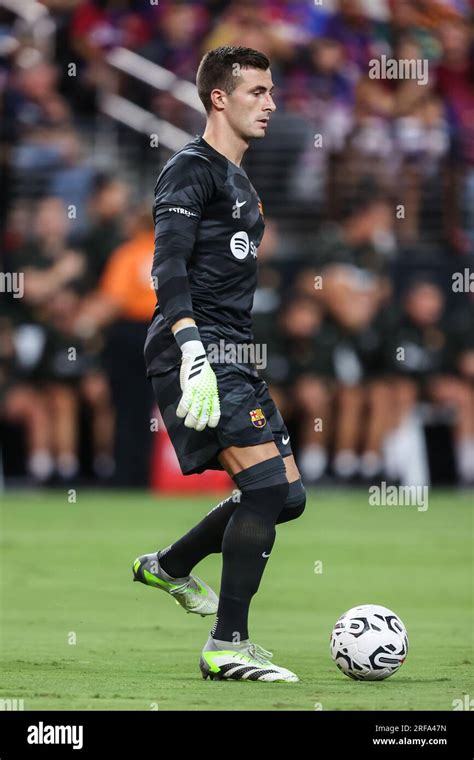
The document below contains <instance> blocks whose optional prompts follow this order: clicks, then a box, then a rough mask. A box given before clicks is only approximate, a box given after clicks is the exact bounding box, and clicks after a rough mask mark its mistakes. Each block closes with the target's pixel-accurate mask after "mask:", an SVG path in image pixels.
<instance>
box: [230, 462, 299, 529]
mask: <svg viewBox="0 0 474 760" xmlns="http://www.w3.org/2000/svg"><path fill="white" fill-rule="evenodd" d="M234 482H235V483H236V484H237V486H238V487H239V489H240V490H241V492H242V497H244V498H245V504H246V506H247V507H248V508H249V509H251V510H253V511H254V512H259V513H261V514H263V515H264V516H265V517H267V516H269V515H271V516H272V517H274V518H275V520H276V519H277V517H278V515H279V513H280V511H281V510H282V509H283V507H284V505H285V503H286V500H287V498H288V494H289V490H290V484H289V483H288V479H287V477H286V469H285V464H284V462H283V459H282V458H281V456H277V457H272V458H271V459H266V460H264V461H263V462H258V464H254V465H252V466H251V467H248V468H247V469H246V470H242V471H241V472H239V473H237V474H236V475H234Z"/></svg>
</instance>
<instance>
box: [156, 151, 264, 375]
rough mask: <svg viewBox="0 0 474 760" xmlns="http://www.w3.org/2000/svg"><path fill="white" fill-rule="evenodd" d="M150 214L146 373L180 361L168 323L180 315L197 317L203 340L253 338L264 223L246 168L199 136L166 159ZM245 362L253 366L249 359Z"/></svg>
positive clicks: (239, 341) (231, 342)
mask: <svg viewBox="0 0 474 760" xmlns="http://www.w3.org/2000/svg"><path fill="white" fill-rule="evenodd" d="M153 215H154V221H155V252H154V256H153V266H152V278H153V284H154V287H155V291H156V294H157V304H156V307H155V311H154V314H153V319H152V322H151V324H150V327H149V329H148V336H147V339H146V342H145V362H146V366H147V375H148V377H150V376H152V375H156V374H160V373H162V372H166V371H167V370H168V369H171V368H172V367H174V366H176V365H177V364H179V363H180V362H181V351H180V349H179V346H178V345H177V343H176V340H175V338H174V336H173V334H172V332H171V329H170V328H171V326H172V325H173V324H174V323H175V322H176V321H177V320H178V319H182V318H183V317H193V318H194V319H195V321H196V324H197V326H198V328H199V332H200V335H201V339H202V342H203V344H204V346H206V347H208V346H209V344H210V343H212V344H217V345H219V344H220V345H223V344H222V340H223V341H224V342H225V345H226V346H228V345H230V346H233V345H238V344H242V343H245V344H248V343H251V342H252V341H253V336H252V321H251V315H250V312H251V309H252V305H253V297H254V293H255V288H256V285H257V248H258V246H259V245H260V242H261V240H262V237H263V232H264V226H265V225H264V221H263V213H262V205H261V202H260V199H259V197H258V195H257V193H256V191H255V189H254V187H253V186H252V184H251V183H250V180H249V178H248V177H247V174H246V173H245V171H244V170H243V169H242V168H241V167H239V166H237V165H236V164H234V163H232V162H231V161H229V160H228V159H227V158H226V157H225V156H223V155H222V154H221V153H219V152H218V151H216V150H215V149H214V148H212V147H211V146H210V145H209V144H208V143H207V142H206V141H205V140H204V139H203V138H202V137H197V138H196V139H195V140H192V141H191V142H190V143H188V144H187V145H186V146H185V147H184V148H183V149H182V150H180V151H178V152H177V153H175V154H174V156H172V157H171V158H170V160H169V161H168V162H167V164H166V165H165V166H164V168H163V170H162V172H161V174H160V176H159V177H158V181H157V183H156V186H155V202H154V204H153ZM243 368H244V369H247V371H249V372H251V373H252V374H255V369H254V368H253V367H252V366H251V365H248V366H246V367H245V366H244V367H243Z"/></svg>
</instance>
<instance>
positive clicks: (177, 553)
mask: <svg viewBox="0 0 474 760" xmlns="http://www.w3.org/2000/svg"><path fill="white" fill-rule="evenodd" d="M264 445H268V444H264ZM270 445H271V444H270ZM233 448H235V447H233ZM248 448H251V449H254V448H261V447H260V446H259V447H253V446H252V447H248ZM226 451H230V449H227V450H226ZM241 451H242V449H241ZM228 458H229V459H230V454H229V455H228ZM249 461H251V460H249ZM283 462H284V464H285V468H286V476H287V479H288V481H289V484H290V485H289V489H288V495H287V497H286V500H285V504H284V506H283V509H282V510H281V511H280V513H279V515H278V517H277V521H276V524H277V525H279V524H281V523H284V522H289V521H290V520H296V519H297V518H298V517H300V515H301V514H302V513H303V511H304V509H305V504H306V495H305V489H304V487H303V484H302V482H301V479H300V473H299V472H298V468H297V466H296V462H295V459H294V457H293V455H290V456H288V457H285V458H284V459H283ZM221 464H222V466H223V467H224V468H225V469H227V472H228V473H229V475H230V476H231V477H232V476H233V475H234V474H236V473H237V471H238V464H237V462H236V461H232V462H230V461H229V464H227V462H226V456H225V454H224V453H223V455H222V454H221ZM231 466H232V467H233V468H234V470H232V469H231ZM239 501H240V494H233V495H232V496H229V497H228V498H227V499H225V500H224V501H221V502H220V504H218V505H217V506H216V507H213V509H211V510H210V512H208V513H207V515H206V516H205V517H204V518H203V519H202V520H201V521H200V522H199V523H198V524H197V525H195V526H194V527H193V528H191V530H190V531H189V532H188V533H186V534H185V535H184V536H183V537H182V538H180V539H178V540H177V541H175V542H174V543H173V544H171V545H170V546H169V547H168V548H167V549H165V550H164V551H163V552H161V554H160V564H161V566H162V568H163V570H164V571H165V573H167V574H168V575H169V576H170V577H172V578H181V577H185V576H187V575H189V574H190V573H191V570H192V569H193V567H194V566H195V565H197V564H198V563H199V562H201V560H203V559H204V558H205V557H207V556H208V555H209V554H218V553H220V552H221V551H222V539H223V536H224V531H225V529H226V527H227V523H228V522H229V520H230V518H231V517H232V515H233V514H234V512H235V510H236V508H237V506H238V504H239Z"/></svg>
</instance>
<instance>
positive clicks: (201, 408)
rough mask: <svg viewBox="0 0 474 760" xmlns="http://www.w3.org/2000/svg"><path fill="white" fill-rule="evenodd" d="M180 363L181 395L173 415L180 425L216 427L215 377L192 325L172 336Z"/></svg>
mask: <svg viewBox="0 0 474 760" xmlns="http://www.w3.org/2000/svg"><path fill="white" fill-rule="evenodd" d="M175 338H176V342H177V343H178V345H179V347H180V348H181V352H182V355H183V357H182V360H181V370H180V373H179V381H180V385H181V390H182V391H183V395H182V396H181V400H180V402H179V404H178V408H177V410H176V414H177V416H178V417H181V418H183V417H184V426H185V427H187V428H193V429H194V430H198V431H201V430H204V428H205V427H206V425H207V426H208V427H210V428H215V427H217V424H218V422H219V419H220V416H221V410H220V403H219V393H218V390H217V378H216V375H215V372H214V370H213V369H212V367H211V365H210V364H209V361H208V359H207V356H206V350H205V348H204V346H203V345H202V342H201V339H200V336H199V331H198V329H197V327H196V326H194V325H192V326H189V327H182V328H181V329H180V330H177V331H176V333H175Z"/></svg>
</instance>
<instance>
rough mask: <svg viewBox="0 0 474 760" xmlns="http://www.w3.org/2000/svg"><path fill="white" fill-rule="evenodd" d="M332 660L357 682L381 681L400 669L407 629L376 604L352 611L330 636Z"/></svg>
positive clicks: (406, 648) (340, 621)
mask: <svg viewBox="0 0 474 760" xmlns="http://www.w3.org/2000/svg"><path fill="white" fill-rule="evenodd" d="M330 641H331V657H332V658H333V660H334V661H335V663H336V665H337V667H338V668H339V670H342V672H343V673H345V674H346V676H349V678H354V679H355V680H356V681H382V680H383V679H384V678H388V677H389V676H391V675H392V674H393V673H396V671H397V670H398V669H399V668H400V666H401V664H402V663H403V662H404V661H405V657H406V656H407V652H408V636H407V632H406V628H405V626H404V625H403V623H402V621H401V620H400V618H399V617H398V616H397V615H395V613H394V612H392V611H391V610H389V609H387V607H381V606H380V605H378V604H363V605H361V606H360V607H352V609H350V610H348V611H347V612H346V613H344V615H341V617H340V618H339V620H338V621H337V622H336V625H335V626H334V628H333V630H332V633H331V638H330Z"/></svg>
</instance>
